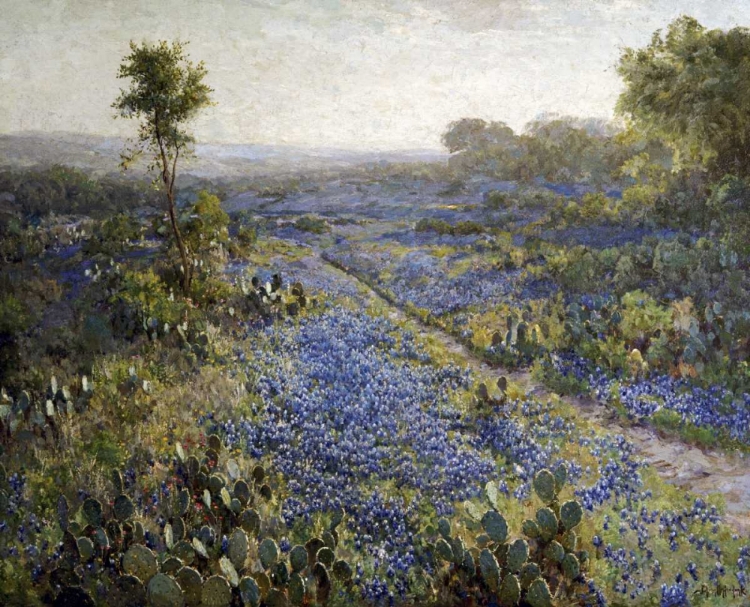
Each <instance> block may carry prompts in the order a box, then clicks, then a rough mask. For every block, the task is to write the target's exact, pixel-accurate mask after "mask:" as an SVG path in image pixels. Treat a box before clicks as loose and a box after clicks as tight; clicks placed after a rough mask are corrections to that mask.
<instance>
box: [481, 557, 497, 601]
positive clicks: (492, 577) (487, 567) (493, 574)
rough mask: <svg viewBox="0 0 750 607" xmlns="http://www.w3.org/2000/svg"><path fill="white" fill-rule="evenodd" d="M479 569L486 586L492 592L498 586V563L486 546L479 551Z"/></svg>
mask: <svg viewBox="0 0 750 607" xmlns="http://www.w3.org/2000/svg"><path fill="white" fill-rule="evenodd" d="M479 569H480V570H481V572H482V577H483V578H484V581H485V582H486V584H487V586H489V587H490V589H491V590H492V591H494V592H496V591H497V589H498V587H499V586H500V565H499V564H498V562H497V559H496V558H495V555H494V554H492V553H491V552H490V551H489V550H487V548H485V549H484V550H482V552H480V553H479Z"/></svg>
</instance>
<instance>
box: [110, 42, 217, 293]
mask: <svg viewBox="0 0 750 607" xmlns="http://www.w3.org/2000/svg"><path fill="white" fill-rule="evenodd" d="M206 74H207V70H206V67H205V66H204V64H203V63H202V62H201V63H198V64H193V63H192V62H191V61H189V60H188V58H187V55H186V53H185V45H184V44H183V43H182V42H179V41H177V42H172V43H171V44H169V43H168V42H165V41H160V42H158V43H156V44H149V43H147V42H144V43H142V44H141V45H140V46H139V45H137V44H135V43H134V42H131V43H130V54H129V55H127V56H125V58H124V59H123V63H122V64H121V65H120V69H119V71H118V73H117V76H118V78H123V79H128V80H130V88H128V89H125V90H122V91H120V96H119V97H118V98H117V100H116V101H115V102H114V104H113V107H114V108H115V109H116V110H117V111H118V112H119V114H120V115H121V116H123V117H125V118H135V119H137V120H139V121H140V126H139V131H138V139H137V142H136V145H135V147H134V149H133V150H131V151H130V152H128V153H126V154H125V155H124V156H123V165H124V166H127V165H128V163H129V162H130V161H132V160H133V159H134V158H135V157H137V156H139V155H140V154H141V153H143V152H150V153H151V155H152V158H151V163H150V165H149V168H150V169H152V170H157V171H158V172H159V174H160V179H157V180H156V182H157V183H158V182H159V181H161V185H162V186H163V187H164V190H165V193H166V199H167V210H168V212H169V218H170V222H171V224H172V231H173V233H174V238H175V242H176V244H177V248H178V249H179V252H180V258H181V261H182V268H181V275H182V286H183V290H184V291H185V292H186V293H187V291H188V290H189V288H190V280H191V275H192V255H191V251H189V249H188V247H187V246H186V243H185V241H184V239H183V238H182V235H181V233H180V226H179V223H178V219H177V214H176V212H175V195H174V185H175V178H176V175H177V160H178V158H179V157H180V155H181V154H182V155H183V156H184V155H185V154H186V153H188V152H189V145H190V144H191V143H192V141H193V138H192V136H191V135H190V133H189V132H188V131H187V129H186V125H187V123H188V122H189V121H190V120H192V119H193V118H194V117H195V116H196V115H197V113H198V112H199V110H201V109H202V108H205V107H207V106H209V105H211V103H212V102H211V97H210V95H211V93H212V92H213V90H212V89H211V88H210V87H209V86H208V85H207V84H205V83H204V82H203V79H204V78H205V76H206Z"/></svg>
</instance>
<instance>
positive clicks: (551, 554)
mask: <svg viewBox="0 0 750 607" xmlns="http://www.w3.org/2000/svg"><path fill="white" fill-rule="evenodd" d="M544 556H545V558H547V559H549V560H550V561H552V562H553V563H561V562H562V560H563V558H564V557H565V548H563V547H562V544H560V542H557V541H554V540H553V541H552V542H550V543H549V545H548V546H547V547H546V548H545V549H544Z"/></svg>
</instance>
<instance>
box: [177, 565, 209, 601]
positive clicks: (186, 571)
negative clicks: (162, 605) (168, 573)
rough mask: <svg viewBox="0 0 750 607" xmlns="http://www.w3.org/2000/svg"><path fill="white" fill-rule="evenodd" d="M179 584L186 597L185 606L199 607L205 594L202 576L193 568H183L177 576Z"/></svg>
mask: <svg viewBox="0 0 750 607" xmlns="http://www.w3.org/2000/svg"><path fill="white" fill-rule="evenodd" d="M175 579H176V580H177V583H178V584H179V585H180V588H182V592H183V594H184V596H185V604H186V605H187V606H188V607H197V606H198V605H200V603H201V598H202V594H203V579H202V578H201V574H200V573H198V572H197V571H196V570H195V569H193V568H192V567H182V568H181V569H180V570H179V571H177V573H176V574H175Z"/></svg>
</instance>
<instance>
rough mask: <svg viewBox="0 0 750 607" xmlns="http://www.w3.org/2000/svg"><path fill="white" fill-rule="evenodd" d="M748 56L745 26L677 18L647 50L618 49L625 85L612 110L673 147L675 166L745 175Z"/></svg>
mask: <svg viewBox="0 0 750 607" xmlns="http://www.w3.org/2000/svg"><path fill="white" fill-rule="evenodd" d="M748 58H750V33H749V32H748V31H747V30H746V29H745V28H740V27H737V28H734V29H732V30H729V31H726V32H724V31H721V30H707V29H706V28H705V27H703V26H702V25H700V23H698V22H697V21H696V20H695V19H693V18H691V17H686V16H683V17H680V18H678V19H676V20H675V21H673V22H672V23H671V24H670V25H669V27H668V28H667V30H666V32H665V33H661V32H656V33H655V34H654V36H653V37H652V39H651V42H650V44H648V45H647V46H646V47H644V48H641V49H632V48H627V49H625V50H624V51H623V53H622V55H621V57H620V62H619V65H618V68H617V70H618V73H619V74H620V76H621V77H622V78H623V80H624V81H625V88H624V91H623V92H622V94H621V95H620V98H619V101H618V104H617V109H618V111H619V112H620V113H621V114H623V115H625V116H627V117H628V118H630V119H631V120H632V121H633V124H634V125H635V127H636V128H637V129H638V130H639V131H640V132H642V133H644V134H645V135H646V136H648V137H654V138H659V139H663V140H664V141H666V142H667V143H668V144H669V145H670V146H672V147H673V148H674V151H675V155H674V157H675V162H676V163H677V164H678V165H686V164H689V163H700V164H702V165H704V166H706V167H708V168H709V169H710V170H711V171H713V172H714V173H715V174H716V173H718V174H719V175H721V174H723V173H727V172H736V173H737V174H739V175H743V176H744V175H748V174H749V171H750V161H749V160H748V158H750V155H749V154H748V147H747V145H748V144H747V141H748V140H749V139H748V133H750V118H748V116H750V111H749V110H750V107H749V106H748V103H750V102H749V101H748V99H747V95H745V94H744V92H743V91H745V90H746V88H747V86H748V74H747V70H745V69H743V66H744V65H745V63H746V62H747V61H748Z"/></svg>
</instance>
